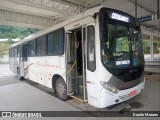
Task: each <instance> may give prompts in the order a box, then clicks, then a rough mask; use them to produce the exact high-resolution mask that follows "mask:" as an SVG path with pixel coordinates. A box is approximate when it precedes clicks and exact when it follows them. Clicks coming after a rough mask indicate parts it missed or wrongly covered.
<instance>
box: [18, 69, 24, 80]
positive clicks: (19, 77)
mask: <svg viewBox="0 0 160 120" xmlns="http://www.w3.org/2000/svg"><path fill="white" fill-rule="evenodd" d="M17 77H18V79H19V80H23V77H21V76H20V69H19V68H17Z"/></svg>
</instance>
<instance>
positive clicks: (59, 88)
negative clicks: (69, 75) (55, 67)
mask: <svg viewBox="0 0 160 120" xmlns="http://www.w3.org/2000/svg"><path fill="white" fill-rule="evenodd" d="M56 93H57V96H58V98H59V99H61V100H64V101H65V100H67V98H68V97H67V88H66V84H65V82H64V80H63V79H62V78H61V77H59V78H58V79H57V81H56Z"/></svg>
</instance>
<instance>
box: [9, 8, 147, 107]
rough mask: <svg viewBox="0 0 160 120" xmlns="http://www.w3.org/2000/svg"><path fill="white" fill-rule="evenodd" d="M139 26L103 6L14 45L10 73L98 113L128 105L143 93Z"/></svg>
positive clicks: (10, 55)
mask: <svg viewBox="0 0 160 120" xmlns="http://www.w3.org/2000/svg"><path fill="white" fill-rule="evenodd" d="M144 64H145V63H144V55H143V48H142V39H141V29H140V24H139V22H138V21H137V19H135V18H134V17H133V16H131V15H129V14H127V13H124V12H122V11H119V10H114V9H111V8H107V7H104V6H98V7H95V8H92V9H90V10H87V11H85V12H83V13H80V14H79V15H76V16H74V17H72V18H70V19H67V20H65V21H63V22H61V23H58V24H55V25H54V26H52V27H49V28H47V29H45V30H43V31H40V32H38V33H35V34H33V35H30V36H28V37H26V38H24V39H23V40H22V41H19V42H17V43H15V44H13V45H12V46H11V47H10V49H9V65H10V70H11V71H12V72H13V73H15V74H17V76H18V78H19V79H26V80H31V81H34V82H36V83H39V84H41V85H44V86H46V87H49V88H51V89H54V90H55V93H56V94H57V96H58V98H59V99H61V100H67V99H68V97H71V98H74V99H77V100H80V101H83V102H84V103H88V104H89V105H92V106H94V107H97V108H104V107H108V106H111V105H114V104H118V103H121V102H123V101H126V100H128V99H130V98H132V97H134V96H136V95H138V94H139V93H141V91H142V90H143V89H144V84H145V78H144Z"/></svg>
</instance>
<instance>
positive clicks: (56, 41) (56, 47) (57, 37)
mask: <svg viewBox="0 0 160 120" xmlns="http://www.w3.org/2000/svg"><path fill="white" fill-rule="evenodd" d="M63 35H64V32H63V29H61V30H57V31H55V32H52V33H50V34H48V50H47V51H48V55H61V54H63V46H64V42H63V41H64V40H63Z"/></svg>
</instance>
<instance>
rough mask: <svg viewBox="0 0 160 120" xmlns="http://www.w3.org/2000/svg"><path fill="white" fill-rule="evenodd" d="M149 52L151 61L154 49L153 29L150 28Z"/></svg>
mask: <svg viewBox="0 0 160 120" xmlns="http://www.w3.org/2000/svg"><path fill="white" fill-rule="evenodd" d="M150 46H151V47H150V53H151V61H153V59H154V58H153V57H154V56H153V55H154V50H153V29H152V30H151V34H150Z"/></svg>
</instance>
